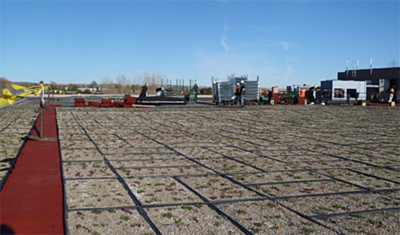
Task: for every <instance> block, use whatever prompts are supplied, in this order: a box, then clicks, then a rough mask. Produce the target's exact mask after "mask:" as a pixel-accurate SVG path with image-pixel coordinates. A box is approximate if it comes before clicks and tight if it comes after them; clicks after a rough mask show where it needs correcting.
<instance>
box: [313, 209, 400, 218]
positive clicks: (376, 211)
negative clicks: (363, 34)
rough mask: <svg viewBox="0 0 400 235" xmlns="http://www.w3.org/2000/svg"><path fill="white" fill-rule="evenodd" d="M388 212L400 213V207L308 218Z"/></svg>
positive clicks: (319, 216)
mask: <svg viewBox="0 0 400 235" xmlns="http://www.w3.org/2000/svg"><path fill="white" fill-rule="evenodd" d="M390 211H393V212H396V211H400V207H395V208H385V209H377V210H365V211H352V212H346V213H336V214H326V215H313V216H310V217H311V218H315V219H325V218H332V217H338V216H352V215H362V214H371V213H380V212H390Z"/></svg>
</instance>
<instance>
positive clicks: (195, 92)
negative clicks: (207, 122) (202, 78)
mask: <svg viewBox="0 0 400 235" xmlns="http://www.w3.org/2000/svg"><path fill="white" fill-rule="evenodd" d="M199 92H200V91H199V86H198V85H197V82H195V83H194V85H193V95H194V102H195V103H197V94H198V93H199Z"/></svg>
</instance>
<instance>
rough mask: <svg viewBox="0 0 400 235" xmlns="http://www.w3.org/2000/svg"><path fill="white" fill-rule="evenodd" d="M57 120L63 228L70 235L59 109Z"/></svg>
mask: <svg viewBox="0 0 400 235" xmlns="http://www.w3.org/2000/svg"><path fill="white" fill-rule="evenodd" d="M55 113H56V115H55V118H56V129H57V142H58V154H60V170H61V181H62V194H63V198H62V200H63V228H64V232H65V234H69V230H68V222H67V220H68V207H67V190H66V189H65V184H66V181H65V174H64V160H63V157H62V154H61V144H60V129H59V127H58V118H57V107H56V108H55Z"/></svg>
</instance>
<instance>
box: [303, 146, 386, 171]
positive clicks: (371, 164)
mask: <svg viewBox="0 0 400 235" xmlns="http://www.w3.org/2000/svg"><path fill="white" fill-rule="evenodd" d="M309 151H311V152H317V151H315V150H309ZM317 153H319V152H317ZM321 154H323V155H326V156H330V157H336V158H340V159H342V160H345V161H350V162H356V163H361V164H365V165H368V166H372V167H379V168H380V167H382V166H380V165H375V164H373V163H369V162H363V161H360V160H356V159H352V158H345V157H342V156H337V155H334V154H331V153H321ZM384 168H386V167H384Z"/></svg>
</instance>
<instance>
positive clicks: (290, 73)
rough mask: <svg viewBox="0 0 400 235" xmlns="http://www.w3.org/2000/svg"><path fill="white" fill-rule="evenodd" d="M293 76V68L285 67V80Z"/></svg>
mask: <svg viewBox="0 0 400 235" xmlns="http://www.w3.org/2000/svg"><path fill="white" fill-rule="evenodd" d="M293 74H294V68H293V67H291V66H286V73H285V78H290V77H291V76H292V75H293Z"/></svg>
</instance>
